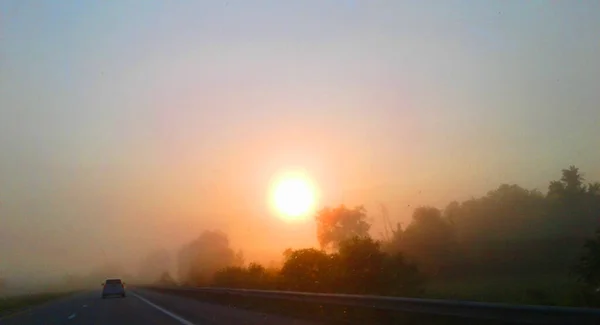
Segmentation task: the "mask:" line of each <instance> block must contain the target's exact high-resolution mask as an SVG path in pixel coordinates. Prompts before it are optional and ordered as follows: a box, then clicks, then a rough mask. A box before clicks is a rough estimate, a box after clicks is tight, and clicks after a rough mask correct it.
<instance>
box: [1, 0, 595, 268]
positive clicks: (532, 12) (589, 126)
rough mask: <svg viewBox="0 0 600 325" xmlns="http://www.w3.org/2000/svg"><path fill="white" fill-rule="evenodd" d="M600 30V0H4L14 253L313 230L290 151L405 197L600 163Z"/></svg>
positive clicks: (14, 262)
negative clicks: (287, 191)
mask: <svg viewBox="0 0 600 325" xmlns="http://www.w3.org/2000/svg"><path fill="white" fill-rule="evenodd" d="M599 35H600V2H598V1H476V0H472V1H422V0H419V1H394V0H390V1H375V0H368V1H366V0H365V1H358V0H352V1H351V0H331V1H323V0H319V1H317V0H315V1H308V0H307V1H275V0H273V1H247V0H243V1H242V0H239V1H233V0H232V1H149V0H148V1H147V0H140V1H94V2H93V1H28V0H14V1H7V0H0V152H1V153H2V155H1V156H0V273H7V274H15V273H16V272H22V271H27V272H33V271H34V270H41V269H43V270H45V271H52V272H63V270H68V269H71V268H72V266H73V265H75V264H77V265H78V266H81V265H85V266H89V265H92V264H94V263H99V262H101V261H103V260H104V259H110V260H113V259H115V260H119V261H123V262H124V263H128V264H129V265H134V264H135V263H137V261H138V257H139V256H138V255H139V254H143V253H145V252H147V251H148V249H152V248H159V247H165V248H167V249H173V248H176V247H178V246H179V245H181V244H182V243H184V242H186V241H189V240H191V239H192V238H193V237H195V236H197V235H198V234H199V233H200V232H201V231H202V230H203V229H207V228H209V229H212V228H220V229H223V230H225V231H227V232H228V233H229V234H230V237H231V239H232V242H233V243H234V245H235V246H236V247H241V246H242V245H243V246H244V249H245V250H246V251H248V252H249V253H247V254H246V255H247V256H249V257H250V258H251V257H252V256H253V254H254V256H258V255H259V254H260V253H261V252H265V253H269V254H270V253H272V252H280V251H281V250H282V249H283V248H285V247H289V246H302V245H311V244H313V243H314V242H315V239H314V237H315V236H314V229H313V227H314V226H313V225H312V223H310V222H305V223H296V224H290V223H285V222H283V221H281V220H279V219H278V218H277V217H276V216H274V215H273V213H272V212H271V211H269V208H268V205H267V203H266V202H267V190H268V186H269V182H270V180H271V179H272V177H273V175H275V174H276V173H277V172H279V171H281V170H285V169H287V168H291V167H301V168H304V169H305V170H306V171H307V172H308V173H310V174H311V175H312V178H313V180H314V181H315V182H316V183H318V184H319V188H320V193H321V195H320V200H319V205H320V206H321V205H324V204H338V203H340V202H342V201H344V202H346V203H348V204H353V203H366V204H373V203H374V202H377V201H381V202H384V203H386V204H388V205H389V207H390V210H391V212H392V214H393V215H394V218H404V217H406V216H408V214H409V213H410V210H407V209H406V208H405V207H406V205H407V204H411V205H412V206H414V205H419V204H434V205H436V206H439V207H443V206H444V205H445V204H446V203H447V202H448V201H450V200H452V199H465V198H468V197H470V196H471V195H474V196H478V195H482V194H484V193H485V192H486V191H487V190H490V189H492V188H494V187H496V186H497V185H499V184H500V183H502V182H508V183H513V182H516V183H519V184H520V185H523V186H526V187H529V188H539V189H541V190H545V188H546V186H547V182H548V181H549V180H551V179H556V178H558V177H559V174H560V169H561V168H565V167H567V166H568V165H570V164H575V165H577V166H578V167H580V168H581V170H582V171H583V172H584V173H585V175H586V177H587V178H588V179H590V180H599V181H600V151H599V150H598V148H599V145H600V59H598V58H600V36H599ZM419 192H420V194H419ZM103 251H104V252H103Z"/></svg>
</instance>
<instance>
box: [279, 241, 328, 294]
mask: <svg viewBox="0 0 600 325" xmlns="http://www.w3.org/2000/svg"><path fill="white" fill-rule="evenodd" d="M333 259H334V257H333V256H331V255H328V254H327V253H325V252H324V251H320V250H316V249H314V248H305V249H298V250H294V251H291V252H289V251H288V256H287V258H286V260H285V262H284V264H283V267H282V268H281V272H280V274H281V277H282V281H283V284H284V286H285V287H286V288H287V289H289V290H295V291H312V292H332V291H334V288H335V279H336V276H335V275H336V274H335V272H336V270H335V268H334V267H335V261H334V260H333Z"/></svg>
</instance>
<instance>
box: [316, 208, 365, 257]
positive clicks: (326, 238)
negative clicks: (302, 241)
mask: <svg viewBox="0 0 600 325" xmlns="http://www.w3.org/2000/svg"><path fill="white" fill-rule="evenodd" d="M366 218H367V215H366V210H365V208H364V207H363V206H358V207H355V208H354V209H348V208H346V207H345V206H344V205H340V206H339V207H337V208H333V209H331V208H328V207H327V208H324V209H322V210H321V211H319V212H318V213H317V215H316V217H315V219H316V223H317V239H318V241H319V244H320V245H321V248H322V249H326V248H329V247H331V248H333V249H337V248H338V247H339V243H340V242H342V241H344V240H347V239H350V238H352V237H356V236H358V237H366V236H368V235H369V229H370V228H371V225H370V224H369V223H368V222H367V221H366Z"/></svg>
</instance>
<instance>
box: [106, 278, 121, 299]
mask: <svg viewBox="0 0 600 325" xmlns="http://www.w3.org/2000/svg"><path fill="white" fill-rule="evenodd" d="M108 296H120V297H126V296H127V294H126V293H125V282H123V281H121V279H106V281H104V283H102V299H104V298H106V297H108Z"/></svg>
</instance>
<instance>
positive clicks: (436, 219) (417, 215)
mask: <svg viewBox="0 0 600 325" xmlns="http://www.w3.org/2000/svg"><path fill="white" fill-rule="evenodd" d="M455 248H456V239H455V234H454V228H453V226H452V224H450V222H448V220H446V219H444V218H442V213H441V211H440V210H439V209H436V208H433V207H419V208H417V209H415V211H414V212H413V217H412V221H411V223H410V224H409V225H408V227H407V228H406V230H405V231H404V234H403V238H402V241H401V250H402V251H403V252H405V253H406V254H407V256H410V257H411V258H413V259H414V260H416V261H418V263H419V265H421V266H422V267H423V268H424V269H426V270H428V271H429V272H432V273H437V272H439V271H440V269H441V268H443V267H444V266H446V265H447V264H448V262H449V260H450V259H451V258H452V257H453V255H454V254H455V253H456V251H455Z"/></svg>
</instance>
